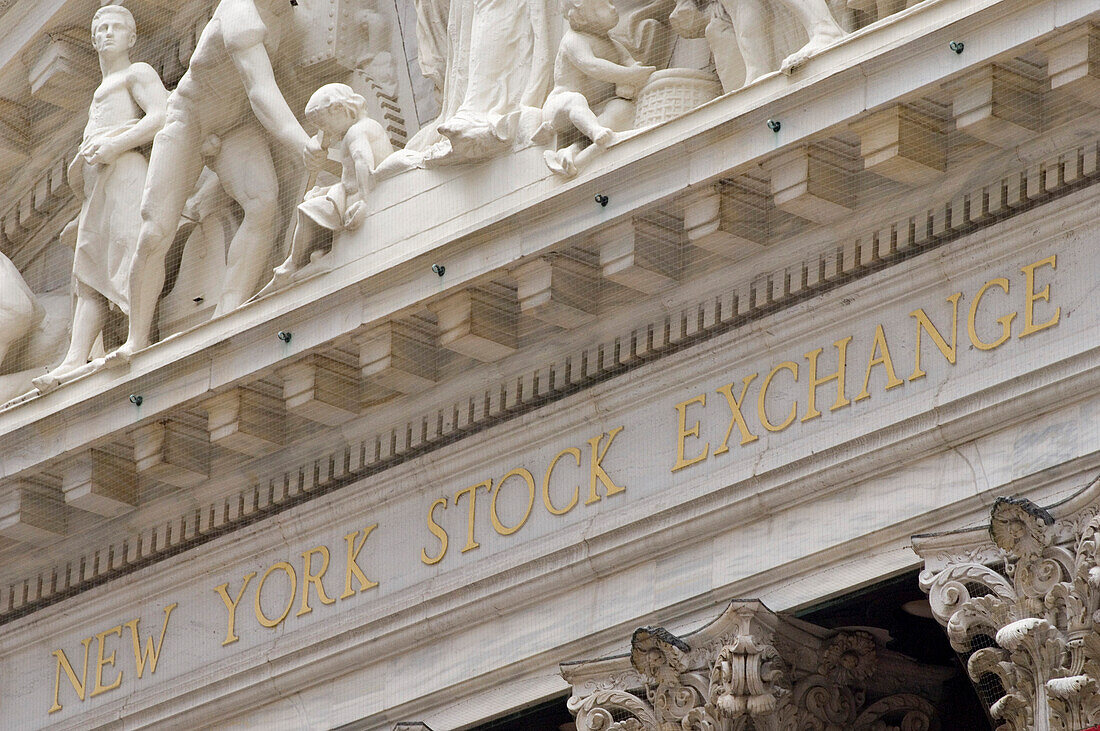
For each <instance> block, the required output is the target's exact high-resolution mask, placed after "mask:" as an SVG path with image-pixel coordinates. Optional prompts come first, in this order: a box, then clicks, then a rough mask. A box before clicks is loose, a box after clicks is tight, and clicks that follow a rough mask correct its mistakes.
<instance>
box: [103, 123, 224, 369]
mask: <svg viewBox="0 0 1100 731" xmlns="http://www.w3.org/2000/svg"><path fill="white" fill-rule="evenodd" d="M169 115H170V116H169V121H168V124H167V125H166V126H165V127H164V129H162V130H161V131H160V132H158V133H157V136H156V139H155V140H154V141H153V151H152V154H151V155H150V158H149V177H148V179H147V180H146V183H145V192H144V194H143V195H142V199H141V232H140V234H139V235H138V243H137V249H136V251H135V252H134V261H133V263H132V264H131V266H130V332H129V335H128V337H127V338H126V342H125V343H123V345H122V347H120V348H119V349H118V350H116V351H115V352H114V353H111V354H110V355H108V356H107V365H115V364H119V363H125V362H129V360H130V358H131V357H133V355H134V353H135V352H137V351H138V350H140V349H142V348H145V347H147V346H148V345H149V339H150V335H151V331H152V327H153V314H154V312H155V310H156V306H157V300H158V299H159V298H160V293H161V290H162V289H164V274H165V272H164V258H165V256H166V255H167V254H168V249H169V248H170V247H171V245H172V241H173V239H174V238H175V234H176V227H177V225H178V224H179V220H180V214H181V213H182V212H183V206H184V203H186V201H187V198H188V196H189V195H190V194H191V191H192V190H193V189H194V187H195V182H196V181H197V180H198V178H199V173H201V172H202V168H203V163H202V157H201V156H200V154H199V145H200V142H199V133H198V130H197V129H195V125H194V124H193V123H189V122H187V121H185V120H182V119H179V118H172V117H171V112H169Z"/></svg>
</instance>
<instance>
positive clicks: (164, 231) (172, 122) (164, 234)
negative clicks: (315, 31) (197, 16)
mask: <svg viewBox="0 0 1100 731" xmlns="http://www.w3.org/2000/svg"><path fill="white" fill-rule="evenodd" d="M291 10H292V3H291V2H290V0H221V3H219V5H218V7H217V9H216V10H215V11H214V15H213V17H212V18H211V19H210V22H209V23H208V24H207V26H206V28H205V29H203V32H202V35H201V36H200V37H199V41H198V44H197V45H196V47H195V52H194V54H193V55H192V56H191V63H190V64H189V66H188V69H187V72H186V73H185V74H184V75H183V78H182V79H180V82H179V85H178V86H177V87H176V90H175V91H173V92H172V94H171V96H170V97H169V98H168V121H167V123H166V124H165V126H164V129H162V130H161V131H160V132H159V133H157V136H156V138H155V139H154V141H153V151H152V154H151V157H150V160H149V177H148V181H147V183H146V185H145V194H144V196H143V198H142V203H141V218H142V224H141V234H140V236H139V237H138V244H137V252H136V253H135V255H134V260H133V266H132V268H131V269H130V332H129V336H128V337H127V339H126V342H125V343H124V344H123V345H122V347H120V348H119V349H118V350H116V351H115V352H114V353H112V354H110V355H109V356H108V357H107V362H108V365H110V364H112V363H123V362H128V361H129V360H130V358H131V357H132V356H133V354H134V353H135V352H136V351H138V350H140V349H142V348H144V347H147V346H148V345H149V342H150V335H151V332H150V331H151V329H152V324H153V313H154V310H155V309H156V305H157V299H158V298H159V296H160V293H161V290H162V289H163V287H164V277H165V271H164V261H165V256H166V255H167V253H168V249H169V247H170V246H171V244H172V241H173V238H174V236H175V233H176V227H177V224H178V223H179V218H180V214H181V213H182V211H183V207H184V204H185V203H186V201H187V197H188V196H189V195H190V194H191V191H192V190H193V189H194V186H195V182H196V181H197V180H198V178H199V174H200V173H201V172H202V169H203V166H204V164H205V161H204V155H205V156H207V157H209V158H211V159H210V160H209V164H210V167H211V168H212V169H213V170H214V172H215V173H217V175H218V179H219V180H220V181H221V184H222V186H223V187H224V188H225V190H226V192H227V193H228V194H229V196H230V197H231V198H233V199H234V200H235V201H236V202H237V203H238V204H239V205H240V206H241V208H242V209H243V210H244V219H243V221H242V223H241V227H240V228H239V229H238V230H237V233H236V235H235V236H234V237H233V240H232V242H230V245H229V252H228V255H227V262H226V273H225V280H224V284H223V286H222V295H221V299H220V300H219V301H218V305H217V308H216V309H215V311H214V314H215V316H217V315H220V314H223V313H226V312H229V311H231V310H233V309H235V308H236V307H238V306H239V305H240V304H241V303H243V302H245V301H246V300H247V299H248V298H249V297H250V296H251V295H252V293H253V290H254V289H255V288H256V287H257V286H258V284H259V280H260V277H261V276H262V275H263V274H264V271H265V268H266V265H267V261H268V253H269V247H270V246H271V245H272V244H273V243H274V241H275V222H276V214H277V210H276V203H277V199H278V192H279V191H278V189H279V184H278V179H277V178H276V175H275V166H274V163H273V161H272V157H271V150H270V148H269V146H268V140H267V137H266V135H265V131H266V132H267V133H268V134H270V135H271V136H272V137H274V138H275V139H276V140H278V141H279V142H281V143H282V144H283V145H285V146H287V147H289V148H291V149H292V150H294V151H295V152H298V153H299V154H301V155H302V156H303V158H304V160H305V162H306V165H307V167H310V168H314V167H319V166H320V165H322V164H323V162H324V158H325V153H324V151H323V150H322V149H321V146H320V144H319V143H318V142H317V141H316V140H313V139H312V138H311V137H310V136H309V135H308V134H306V131H305V130H304V129H302V125H300V124H299V123H298V120H297V119H295V117H294V113H293V112H291V110H290V107H289V106H288V105H287V103H286V99H284V98H283V95H282V92H281V91H280V90H279V86H278V84H277V83H276V81H275V74H274V72H273V70H272V64H271V57H270V55H269V54H271V53H274V52H275V51H276V49H277V48H278V45H279V41H280V37H281V35H282V33H283V32H284V30H285V29H286V28H287V26H288V25H289V23H288V21H289V15H290V12H291Z"/></svg>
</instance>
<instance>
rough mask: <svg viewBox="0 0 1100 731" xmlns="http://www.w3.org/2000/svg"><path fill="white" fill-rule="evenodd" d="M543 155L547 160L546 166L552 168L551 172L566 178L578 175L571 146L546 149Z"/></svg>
mask: <svg viewBox="0 0 1100 731" xmlns="http://www.w3.org/2000/svg"><path fill="white" fill-rule="evenodd" d="M542 157H543V159H544V160H546V167H548V168H550V170H551V172H554V173H557V174H558V175H561V176H563V177H566V178H572V177H576V175H577V166H576V165H575V164H574V163H573V154H572V153H571V152H570V151H569V148H565V149H564V150H546V151H545V152H543V153H542Z"/></svg>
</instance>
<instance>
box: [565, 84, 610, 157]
mask: <svg viewBox="0 0 1100 731" xmlns="http://www.w3.org/2000/svg"><path fill="white" fill-rule="evenodd" d="M576 97H578V98H575V99H570V101H569V106H568V109H569V121H570V122H572V123H573V126H574V127H576V128H577V129H578V130H579V131H580V133H581V134H582V135H584V136H585V137H587V138H588V139H590V140H592V144H594V145H599V146H600V147H607V146H608V145H609V144H611V138H612V135H613V133H612V131H611V129H610V128H609V127H605V126H603V125H602V124H600V120H599V119H597V118H596V115H595V113H594V112H593V111H592V109H591V108H590V107H589V106H588V100H586V99H585V98H584V97H583V96H581V95H580V94H577V95H576Z"/></svg>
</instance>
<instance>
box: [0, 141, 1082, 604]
mask: <svg viewBox="0 0 1100 731" xmlns="http://www.w3.org/2000/svg"><path fill="white" fill-rule="evenodd" d="M1096 160H1097V139H1096V138H1095V137H1093V138H1088V141H1086V142H1084V143H1083V144H1082V143H1080V142H1078V143H1077V144H1075V145H1074V146H1073V147H1070V148H1068V149H1066V150H1064V151H1061V152H1059V153H1057V154H1049V155H1048V156H1047V157H1046V158H1045V161H1044V162H1040V163H1038V164H1035V163H1031V164H1027V165H1022V164H1018V166H1017V167H1015V168H1009V170H1007V171H1005V172H1003V173H1001V174H999V175H997V176H996V177H993V178H991V179H990V178H987V179H986V180H985V181H983V182H982V183H978V184H976V185H974V186H973V187H972V188H971V190H970V191H969V192H967V193H962V192H958V191H953V192H952V195H951V197H950V198H949V199H948V200H940V201H936V202H933V203H932V204H930V206H929V207H922V209H921V210H920V212H919V213H917V214H916V215H912V216H909V217H904V216H903V217H901V219H900V220H901V223H890V224H887V225H885V226H883V225H881V224H877V225H873V226H871V227H869V228H868V229H866V230H864V231H862V232H858V233H854V234H852V235H850V237H848V238H846V239H845V240H844V241H843V243H841V244H840V245H839V246H837V245H828V246H827V247H825V250H824V252H822V253H817V254H815V255H812V256H811V257H809V258H804V259H802V261H800V262H797V263H794V264H788V265H787V266H784V267H782V268H781V269H779V270H775V271H765V273H762V274H759V275H756V276H753V277H751V278H747V279H745V280H742V281H741V282H740V283H739V284H737V285H735V286H732V287H730V286H729V285H724V286H722V287H721V289H719V290H717V291H713V290H712V292H711V293H710V294H709V295H707V296H705V297H703V298H701V299H696V300H695V301H694V302H691V301H690V300H689V301H688V302H689V303H688V304H686V305H680V306H677V307H676V309H673V310H672V311H671V312H669V311H667V310H665V306H663V305H662V306H660V307H658V308H657V309H656V310H655V311H652V312H651V314H653V315H655V316H656V317H655V319H651V320H649V321H648V322H646V321H644V320H642V321H639V320H638V318H637V317H636V316H634V317H633V318H631V319H628V320H624V319H622V318H619V319H617V320H614V319H613V320H612V321H611V322H612V323H616V325H615V326H617V327H620V328H621V327H622V326H623V325H626V328H627V329H625V330H624V329H619V330H614V329H612V328H609V327H603V328H602V330H603V331H604V335H603V338H602V339H601V340H600V341H598V342H596V343H593V344H591V345H587V346H583V347H581V348H579V349H574V350H573V351H572V352H568V351H565V352H562V353H560V354H559V355H558V357H556V358H555V359H553V360H550V361H549V362H547V361H545V360H540V359H537V358H536V359H528V365H527V367H526V370H520V371H512V373H511V375H510V376H509V377H507V378H506V379H502V380H499V381H498V382H497V385H495V386H491V387H489V388H484V387H483V388H480V389H478V390H476V391H474V392H473V393H469V392H467V394H465V395H462V396H461V397H460V398H458V399H456V400H452V401H450V402H449V405H448V406H445V407H443V408H440V406H439V404H438V402H437V403H436V404H434V405H433V406H432V407H431V409H430V410H429V411H427V412H421V413H420V414H419V415H418V416H416V417H414V418H412V419H407V417H406V418H402V417H404V415H405V414H407V413H408V411H407V410H408V404H407V403H402V404H401V405H400V406H396V405H395V406H394V407H393V408H390V409H386V408H383V410H382V411H381V412H379V414H378V416H379V418H378V419H374V420H372V421H373V423H377V422H378V421H379V420H381V421H382V422H383V423H385V420H386V418H387V417H386V416H385V412H386V411H387V410H389V411H395V410H399V411H400V412H401V414H402V417H398V418H402V421H401V423H400V425H395V426H393V427H390V428H388V429H386V430H385V431H381V432H374V433H373V434H371V433H370V432H367V434H363V433H362V431H361V430H360V429H359V428H353V425H348V426H344V427H341V428H340V437H339V438H340V442H341V443H343V444H345V445H346V446H341V447H340V448H339V449H338V450H335V451H332V450H331V448H327V449H326V448H324V447H321V446H319V445H320V444H322V443H323V442H324V441H331V440H330V439H329V438H327V437H326V438H322V437H317V438H314V439H312V440H310V443H312V444H313V445H314V446H313V447H312V448H311V447H310V446H308V444H306V445H302V446H299V447H296V448H295V449H294V450H291V451H288V453H287V454H288V455H294V454H300V455H308V457H307V458H306V459H304V460H303V461H299V462H297V463H293V462H292V463H291V464H289V465H287V466H286V467H282V468H280V469H279V471H278V472H276V473H274V474H272V473H271V472H270V471H265V475H264V476H263V477H262V478H261V479H260V480H258V481H256V480H255V479H254V478H249V483H248V484H247V486H238V487H237V488H236V489H237V490H238V492H232V491H230V492H228V493H227V492H226V489H227V488H229V489H232V485H233V482H232V479H230V481H229V482H226V480H225V479H224V478H223V479H221V480H220V482H221V487H220V488H219V490H220V492H219V493H217V494H216V497H214V498H213V500H212V501H210V499H209V498H207V502H205V503H200V507H199V509H194V508H189V509H187V510H186V511H185V512H177V513H176V514H174V515H171V514H169V515H164V516H163V517H161V518H160V519H159V520H157V521H156V523H154V524H152V525H149V526H148V527H147V528H145V529H143V530H141V531H140V532H128V533H127V534H126V535H125V536H124V537H122V538H121V539H120V538H117V537H116V538H112V539H109V541H107V542H104V543H101V544H100V545H98V546H95V545H94V544H93V546H92V547H88V546H84V549H83V551H82V552H81V556H80V557H79V558H73V559H69V560H68V561H67V562H63V563H62V564H60V565H55V567H54V568H53V569H51V570H47V571H46V572H45V573H44V574H40V575H36V576H31V577H28V578H26V579H25V580H20V581H19V582H17V583H14V584H11V585H9V587H8V590H7V591H6V592H3V593H2V594H0V610H2V611H0V616H5V615H6V617H7V618H8V619H9V620H10V618H12V617H17V616H20V615H22V614H24V613H25V612H27V611H33V609H34V608H35V607H39V606H45V605H48V604H49V603H52V602H55V601H59V600H62V599H64V598H65V597H68V596H72V595H74V594H76V593H79V592H81V591H84V590H86V589H87V588H89V587H93V586H97V585H99V584H101V583H103V582H105V581H108V580H110V579H111V578H113V577H117V576H119V575H121V574H124V573H129V572H131V571H134V570H137V569H139V568H141V567H143V566H147V565H150V564H152V563H155V562H156V561H158V560H160V557H161V556H164V555H167V554H170V553H174V552H176V551H179V550H181V549H184V548H186V547H193V546H197V545H200V544H202V543H205V542H206V541H208V540H210V539H211V538H214V537H216V536H219V535H221V534H223V533H224V532H226V531H232V530H236V529H239V528H241V527H243V526H247V525H249V524H250V523H252V522H255V521H256V520H260V519H263V518H265V517H267V516H270V515H273V514H276V513H279V512H281V511H283V510H285V509H288V508H290V507H293V506H296V505H299V504H301V503H302V502H305V501H308V500H311V499H313V498H314V497H315V496H317V495H320V494H324V493H327V492H330V491H332V490H337V489H339V488H341V487H343V486H346V485H350V484H353V483H356V482H358V481H360V480H362V479H363V478H365V477H369V476H371V475H376V474H379V473H381V472H383V471H385V470H389V469H391V468H393V467H395V466H397V465H400V464H403V463H404V462H406V461H407V460H409V459H413V458H415V457H417V456H419V455H423V454H426V453H429V452H432V451H434V450H436V449H439V448H441V447H444V446H446V445H449V444H451V443H453V442H456V441H459V440H462V439H464V438H466V437H469V436H471V435H473V434H476V433H478V432H481V431H483V430H484V429H487V428H489V427H492V426H493V425H495V424H498V423H501V422H503V421H507V420H511V419H514V418H517V417H520V416H522V415H523V414H525V413H527V412H530V411H532V410H535V409H545V408H546V407H547V406H548V405H549V404H551V403H554V402H557V401H560V400H562V399H565V398H567V397H569V396H570V395H572V394H574V393H576V392H578V391H582V390H585V389H588V388H591V387H592V386H594V385H596V384H600V383H603V382H606V381H609V380H611V379H615V378H616V377H617V376H620V375H623V374H627V373H630V372H631V371H633V370H634V369H637V368H639V367H641V366H643V365H645V364H646V363H648V362H650V361H653V360H656V359H662V358H667V357H669V356H671V355H673V354H675V353H678V352H679V351H682V350H684V349H686V348H690V347H691V346H693V345H696V344H699V343H701V342H704V341H707V340H710V339H712V338H717V337H720V336H722V335H724V334H725V333H737V332H740V331H749V330H751V323H753V322H754V321H756V320H758V319H760V318H762V317H765V316H769V315H773V313H779V312H788V313H789V316H785V317H786V319H788V320H790V321H791V322H792V323H793V328H794V329H793V330H791V331H790V334H791V335H796V334H797V332H798V329H799V321H798V318H799V317H800V314H799V310H798V309H797V308H796V307H795V306H796V305H798V304H799V303H801V302H804V301H806V300H808V299H811V298H815V297H818V295H820V294H821V293H823V292H826V291H829V290H831V289H833V288H835V287H837V286H841V285H845V284H849V283H852V282H854V281H856V280H859V279H861V278H863V277H866V276H868V275H871V274H875V273H877V272H880V271H882V270H889V269H890V268H891V267H893V266H894V265H896V264H898V263H901V262H904V261H906V260H908V259H910V258H912V257H914V256H917V255H919V254H920V253H922V252H925V251H928V250H931V249H935V248H937V247H940V246H943V245H944V244H947V243H950V242H952V241H954V240H956V239H958V238H959V237H961V236H982V234H981V233H980V232H981V231H983V230H986V229H990V228H993V227H996V226H998V225H1000V224H1003V223H1004V222H1006V221H1011V220H1013V219H1014V218H1015V217H1017V216H1018V215H1020V214H1021V213H1023V212H1026V211H1030V210H1031V209H1033V208H1034V207H1035V206H1040V205H1041V204H1050V208H1051V211H1056V210H1059V209H1061V208H1062V206H1060V205H1057V204H1056V202H1057V201H1059V200H1061V199H1067V200H1068V201H1072V200H1074V199H1076V198H1079V197H1080V195H1085V194H1086V193H1080V192H1081V191H1086V190H1087V189H1089V188H1090V186H1091V185H1092V183H1093V182H1094V180H1095V179H1096V176H1097V170H1096ZM1067 170H1073V171H1076V173H1077V174H1076V176H1075V177H1072V178H1071V179H1069V180H1068V182H1067V177H1069V176H1067V174H1066V172H1065V171H1067ZM991 191H993V192H994V195H991ZM1013 191H1015V195H1016V196H1017V198H1016V199H1015V200H1014V201H1013V202H1012V204H1011V205H1009V204H1008V197H1010V196H1011V195H1013ZM997 196H1000V197H1002V199H1003V201H1002V202H1003V203H1004V205H1001V206H1000V207H999V208H996V213H995V214H989V213H988V212H987V213H986V214H985V215H978V216H973V215H966V216H962V215H960V211H963V212H966V213H967V214H971V213H974V212H976V211H975V209H974V207H973V205H974V203H975V202H977V201H983V205H986V206H988V205H989V203H990V200H992V198H995V197H997ZM1046 208H1047V206H1043V208H1040V209H1039V210H1040V211H1043V210H1044V209H1046ZM1055 215H1058V214H1056V213H1053V212H1052V213H1048V214H1045V215H1044V214H1042V213H1040V219H1050V217H1051V216H1055ZM896 218H897V216H896V215H895V216H893V217H892V218H891V219H890V220H894V219H896ZM972 219H973V220H972ZM952 223H954V224H955V225H951V224H952ZM818 251H819V252H820V251H821V249H820V248H819V249H818ZM900 276H906V275H900ZM907 284H908V285H910V287H914V286H915V285H916V281H915V280H912V279H909V280H908V281H907ZM643 312H644V310H643ZM801 327H802V328H807V327H812V325H811V324H810V323H809V322H808V321H806V322H804V323H803V324H802V325H801ZM620 383H622V384H623V387H627V388H629V379H622V380H621V381H620ZM613 388H614V387H613ZM13 411H15V412H16V413H17V412H18V411H19V409H15V410H13ZM69 417H70V418H72V412H69ZM930 417H931V418H935V416H934V415H932V414H930ZM391 418H392V417H391ZM357 423H358V422H357ZM368 428H369V424H368ZM967 428H970V429H972V428H973V427H967ZM311 449H312V450H313V451H310V450H311ZM291 458H293V457H291ZM9 461H10V459H9ZM280 461H283V462H284V464H285V458H284V459H283V460H280ZM241 487H244V488H245V489H243V491H242V490H241ZM201 499H202V498H201V497H200V500H201ZM66 563H67V567H66V566H65V564H66Z"/></svg>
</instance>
